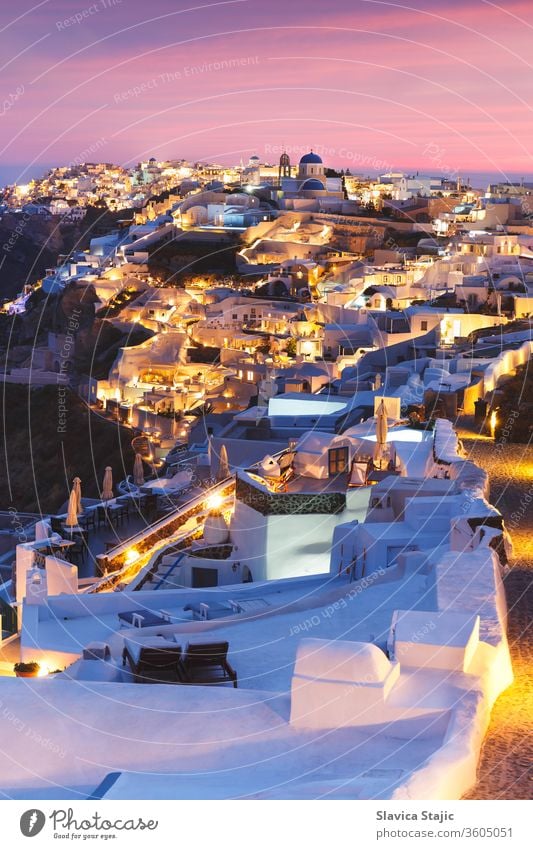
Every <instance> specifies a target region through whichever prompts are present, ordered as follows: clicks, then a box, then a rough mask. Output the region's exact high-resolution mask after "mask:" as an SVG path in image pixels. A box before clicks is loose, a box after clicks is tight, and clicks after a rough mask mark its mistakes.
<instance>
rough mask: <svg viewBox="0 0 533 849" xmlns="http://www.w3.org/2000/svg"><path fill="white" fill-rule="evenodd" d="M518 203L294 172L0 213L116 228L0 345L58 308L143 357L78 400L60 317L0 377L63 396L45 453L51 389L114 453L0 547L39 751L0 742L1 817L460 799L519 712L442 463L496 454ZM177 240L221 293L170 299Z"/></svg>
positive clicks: (500, 521)
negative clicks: (5, 806) (143, 806)
mask: <svg viewBox="0 0 533 849" xmlns="http://www.w3.org/2000/svg"><path fill="white" fill-rule="evenodd" d="M531 191H533V189H532V188H531V186H528V185H527V184H522V185H518V184H517V185H511V184H509V183H501V184H492V185H489V186H488V187H486V188H483V189H476V188H473V187H471V186H470V185H469V184H468V183H467V182H465V181H462V180H461V178H460V177H458V176H457V177H455V178H454V179H444V178H417V177H414V176H409V175H408V174H403V173H387V174H384V175H382V176H380V177H375V178H365V177H363V176H362V175H359V176H357V175H355V176H354V175H352V174H350V173H340V172H333V171H332V169H329V168H328V163H327V162H324V161H323V159H322V157H321V156H320V155H319V154H318V153H317V152H315V151H312V150H309V151H307V152H303V153H301V155H300V156H299V157H298V158H297V159H296V162H295V163H294V162H293V158H292V157H291V156H290V155H289V153H287V151H286V150H282V151H281V153H280V155H279V161H274V162H272V163H270V164H268V163H264V162H262V161H261V160H260V159H259V157H258V156H255V155H254V156H252V157H251V158H250V159H249V161H248V162H247V163H245V164H244V163H242V162H241V163H240V164H238V165H235V166H232V167H224V166H218V165H214V164H211V165H205V164H203V165H201V164H198V163H188V162H185V161H182V160H179V161H175V162H156V161H155V160H152V159H151V160H149V161H146V162H143V163H140V164H139V165H138V167H136V168H135V169H132V170H129V171H126V170H124V169H122V168H118V167H114V166H111V165H104V164H101V165H81V164H80V165H77V166H69V167H65V168H57V169H55V170H54V171H52V172H51V173H49V174H48V175H47V176H46V177H45V178H44V179H43V180H41V181H34V182H32V183H31V184H29V185H26V186H13V187H10V188H9V189H8V190H6V192H5V198H4V207H3V210H4V214H10V215H19V216H24V215H38V216H52V217H54V216H55V217H56V218H57V219H59V218H60V217H62V216H74V217H76V216H78V217H79V218H80V219H81V218H83V215H84V214H85V206H86V204H87V203H95V202H105V203H106V204H108V206H109V207H110V208H112V209H114V210H115V211H117V212H119V211H120V210H121V209H131V208H133V210H134V212H133V215H132V218H131V219H130V220H127V219H120V218H118V219H117V226H116V227H115V229H113V230H111V231H110V232H108V233H104V234H102V235H97V236H95V237H94V238H92V239H91V241H90V246H89V247H88V248H87V249H85V250H83V251H81V250H80V251H74V252H72V253H71V254H70V255H69V256H65V257H62V258H61V259H60V260H59V261H58V264H57V265H56V266H55V267H52V268H50V269H49V270H48V271H47V273H46V275H45V276H44V277H43V278H42V279H41V280H40V281H38V283H36V284H35V285H33V286H26V287H25V288H24V290H23V291H22V292H20V293H19V294H18V295H17V296H15V297H13V298H12V299H10V300H7V301H6V302H5V303H4V306H3V313H4V315H8V316H18V317H21V316H22V317H24V315H25V314H27V311H28V310H31V309H33V308H35V302H36V300H35V299H36V297H37V298H41V300H42V299H43V298H44V299H45V300H46V299H47V298H55V299H58V298H63V297H65V293H67V294H70V295H73V293H74V295H75V301H74V302H75V303H77V302H78V301H79V302H80V303H87V302H88V303H90V304H91V305H92V307H91V308H92V309H94V310H95V311H97V310H105V309H106V308H107V312H106V313H105V314H106V321H107V322H109V323H111V324H112V325H113V326H114V327H115V328H118V329H119V330H120V331H121V332H122V333H123V334H125V335H126V337H129V334H130V333H131V332H133V330H139V328H142V329H143V330H144V331H146V338H145V339H144V341H142V342H140V343H138V344H125V345H124V346H122V347H120V348H119V349H118V350H117V351H116V356H115V357H114V360H113V362H112V365H111V367H110V369H109V371H108V373H107V374H104V375H103V376H101V377H94V376H93V374H91V373H90V372H87V373H83V374H74V373H73V371H72V369H71V353H70V352H71V351H72V350H74V348H75V346H76V336H77V332H78V328H79V321H78V319H77V316H78V314H79V312H80V311H81V308H80V310H78V312H76V309H74V311H73V313H72V314H71V315H70V316H69V322H68V323H67V324H66V326H65V325H64V326H63V327H62V328H61V329H59V330H56V331H55V332H53V331H51V332H48V333H47V335H46V338H44V339H41V342H37V343H36V344H35V346H34V347H33V348H32V350H31V354H30V356H29V357H26V358H25V359H24V358H23V357H22V356H21V355H18V353H19V354H20V352H17V349H16V348H14V349H13V350H12V351H11V352H9V353H8V355H6V358H5V360H4V365H3V370H4V371H3V381H4V383H5V384H11V383H15V384H22V385H28V384H31V385H32V386H33V387H35V386H54V387H57V389H58V403H59V410H60V413H59V418H58V428H61V427H66V426H68V416H67V415H66V414H65V415H64V416H63V419H62V418H61V392H62V391H63V390H62V387H64V386H68V387H69V388H70V389H72V388H74V389H75V392H76V394H77V395H78V396H79V397H80V398H81V399H82V400H83V402H84V403H85V404H86V405H87V407H88V408H89V409H90V411H91V414H92V416H97V417H100V418H102V419H105V420H106V421H108V422H110V423H114V425H115V426H116V427H121V428H126V429H129V431H130V437H131V444H132V447H133V449H134V453H135V462H134V463H133V464H132V467H131V468H129V469H126V470H125V473H124V472H123V470H120V469H118V468H112V467H110V466H108V467H107V468H101V469H98V470H97V474H98V475H99V476H100V479H101V492H100V493H99V497H97V498H89V497H86V495H85V494H84V481H83V480H80V478H79V477H74V478H73V479H72V481H71V482H70V484H71V486H70V491H69V490H68V489H66V490H65V496H64V505H63V507H62V508H61V509H59V510H58V511H57V512H56V513H55V514H43V515H41V516H26V515H25V516H24V517H23V518H21V519H20V520H18V522H17V523H15V525H14V523H13V521H11V524H10V525H9V524H6V526H5V530H4V531H2V533H3V534H4V539H5V544H4V546H3V548H2V556H1V560H0V567H1V569H2V572H1V574H2V578H3V584H2V588H1V600H0V605H1V608H0V612H1V614H2V617H1V621H2V645H1V655H0V657H1V660H0V675H1V677H0V699H1V703H2V705H3V706H4V708H6V707H7V709H8V710H9V711H10V713H11V714H12V715H13V716H14V717H16V720H13V721H14V722H15V723H16V725H20V727H21V728H22V729H24V728H26V729H31V734H32V735H37V736H38V737H39V739H40V740H46V741H48V742H46V743H43V744H42V745H40V744H39V745H40V748H39V747H37V750H38V754H37V755H36V754H35V752H36V746H30V745H24V746H20V740H19V739H18V738H19V736H20V735H19V734H16V733H14V732H13V731H11V730H10V728H9V722H6V723H4V726H3V731H2V740H1V743H2V751H3V752H4V765H6V764H7V763H8V761H9V764H10V766H9V770H7V767H6V770H5V771H4V769H3V768H2V772H1V779H2V789H3V792H4V793H5V794H6V795H8V796H9V797H11V798H16V799H22V798H29V797H30V796H31V794H35V796H36V797H39V798H54V797H56V796H57V795H59V796H60V797H61V798H72V799H80V798H86V797H88V796H91V798H106V799H121V798H197V797H202V798H242V797H246V798H263V799H264V798H301V799H305V798H317V797H319V796H320V797H323V798H333V799H343V798H352V799H354V798H355V799H357V798H359V799H363V798H379V799H407V798H418V799H449V798H459V797H461V796H462V795H464V794H466V793H468V791H469V790H470V789H471V788H472V787H473V785H474V784H475V781H476V770H477V767H478V759H479V755H480V746H481V742H482V739H483V735H484V733H485V731H486V729H487V725H488V722H489V717H490V711H491V708H492V706H493V704H494V702H495V700H496V699H497V698H498V696H499V694H500V693H502V691H503V690H505V689H506V688H507V687H508V686H509V685H510V684H511V682H512V681H513V670H512V665H511V659H510V654H509V647H508V642H507V637H506V624H505V623H506V609H505V598H504V594H503V589H502V576H503V575H504V574H505V572H506V570H508V569H509V563H510V562H511V560H512V557H513V545H512V539H511V536H510V534H509V529H508V528H507V527H506V524H505V521H504V518H503V517H502V514H501V512H500V511H499V510H498V509H497V508H496V507H495V506H493V505H492V504H491V501H490V497H489V485H490V479H489V474H488V472H487V469H486V468H484V467H483V463H481V464H480V463H478V462H475V461H474V460H473V459H472V457H471V456H470V455H469V451H468V450H467V448H466V447H465V444H468V440H474V439H475V440H476V441H477V442H478V443H480V444H483V443H484V442H486V443H487V444H491V445H492V444H494V442H495V440H496V439H497V438H498V434H500V438H503V437H501V433H502V428H504V427H505V426H506V416H507V413H506V411H505V409H504V405H503V403H502V386H504V385H505V383H506V381H508V380H511V379H513V377H514V376H515V375H516V374H518V373H520V370H521V369H523V367H524V366H526V365H527V363H528V361H529V358H530V355H531V350H532V342H531V325H530V318H529V317H530V315H531V312H532V311H533V250H532V245H533V225H532V223H531V219H530V214H529V212H528V207H527V201H528V198H529V197H530V193H531ZM181 239H186V240H187V241H188V242H191V243H194V244H195V245H196V246H197V247H199V251H200V253H202V252H205V253H208V252H209V251H210V250H211V249H212V246H213V245H216V246H217V249H220V245H222V248H223V247H224V245H227V244H230V243H231V244H232V245H235V246H236V247H235V269H234V272H233V273H232V274H228V275H220V276H219V278H218V279H217V276H216V275H213V274H208V275H202V274H201V273H198V274H196V273H195V272H194V270H193V272H192V273H191V274H190V275H189V278H188V280H187V281H186V283H185V284H177V283H176V281H175V280H174V279H173V274H172V273H169V274H167V275H166V278H165V277H164V276H162V275H161V274H160V273H158V271H157V270H156V268H155V266H154V260H157V257H158V253H159V252H160V251H164V250H165V249H166V248H168V246H169V245H171V244H173V243H177V242H179V241H180V240H181ZM76 298H77V299H78V301H76ZM21 528H22V533H23V537H24V538H22V537H21ZM32 678H35V679H36V680H30V679H32ZM21 679H23V680H21ZM210 685H216V686H210ZM102 702H105V704H106V707H105V708H104V709H103V708H102ZM154 712H155V713H154ZM176 712H177V714H179V716H177V715H176ZM156 714H158V715H159V716H160V718H156ZM206 715H207V716H208V717H210V719H209V721H206ZM215 717H216V721H215V719H214V718H215ZM124 732H126V733H124ZM222 741H223V742H222Z"/></svg>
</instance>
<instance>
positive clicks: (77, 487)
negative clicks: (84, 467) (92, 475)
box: [72, 478, 83, 514]
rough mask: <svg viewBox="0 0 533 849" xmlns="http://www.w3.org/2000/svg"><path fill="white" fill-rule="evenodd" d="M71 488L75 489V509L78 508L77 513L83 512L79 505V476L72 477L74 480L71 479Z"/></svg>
mask: <svg viewBox="0 0 533 849" xmlns="http://www.w3.org/2000/svg"><path fill="white" fill-rule="evenodd" d="M72 488H73V489H74V490H75V492H76V498H77V499H78V505H77V509H78V514H79V513H82V512H83V508H82V506H81V479H80V478H74V480H73V481H72Z"/></svg>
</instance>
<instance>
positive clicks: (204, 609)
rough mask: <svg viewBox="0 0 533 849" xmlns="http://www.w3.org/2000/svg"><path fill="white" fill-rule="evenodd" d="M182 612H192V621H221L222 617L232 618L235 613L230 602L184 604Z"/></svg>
mask: <svg viewBox="0 0 533 849" xmlns="http://www.w3.org/2000/svg"><path fill="white" fill-rule="evenodd" d="M183 609H184V610H190V611H191V612H192V618H193V619H203V620H205V619H222V618H223V617H224V616H233V614H234V613H236V610H235V608H234V607H232V605H231V602H230V603H229V604H223V603H221V602H209V604H208V603H207V602H203V601H201V602H199V604H186V605H185V606H184V608H183Z"/></svg>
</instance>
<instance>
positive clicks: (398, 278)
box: [396, 274, 402, 283]
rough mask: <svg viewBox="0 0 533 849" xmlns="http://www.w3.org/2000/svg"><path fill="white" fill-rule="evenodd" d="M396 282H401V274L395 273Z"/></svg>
mask: <svg viewBox="0 0 533 849" xmlns="http://www.w3.org/2000/svg"><path fill="white" fill-rule="evenodd" d="M396 282H397V283H401V282H402V275H401V274H397V275H396Z"/></svg>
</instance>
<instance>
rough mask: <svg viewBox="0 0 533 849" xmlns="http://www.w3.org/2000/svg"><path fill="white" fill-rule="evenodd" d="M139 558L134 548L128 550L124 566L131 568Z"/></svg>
mask: <svg viewBox="0 0 533 849" xmlns="http://www.w3.org/2000/svg"><path fill="white" fill-rule="evenodd" d="M140 556H141V555H140V554H139V552H138V551H137V549H136V548H130V550H129V551H128V552H127V553H126V558H125V563H126V566H133V564H134V563H136V561H137V560H138V559H139V557H140Z"/></svg>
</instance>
